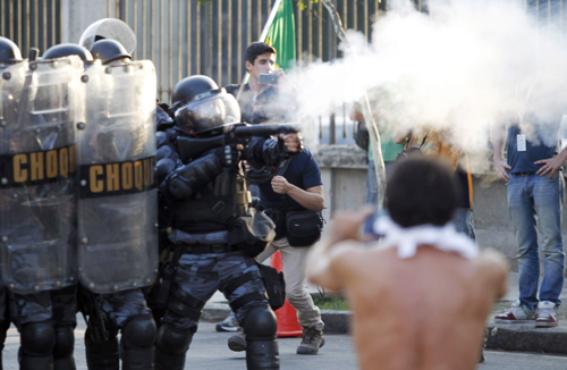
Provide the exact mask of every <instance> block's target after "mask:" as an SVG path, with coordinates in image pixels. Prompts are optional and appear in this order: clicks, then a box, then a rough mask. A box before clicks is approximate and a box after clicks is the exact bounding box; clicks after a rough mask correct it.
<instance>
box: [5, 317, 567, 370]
mask: <svg viewBox="0 0 567 370" xmlns="http://www.w3.org/2000/svg"><path fill="white" fill-rule="evenodd" d="M83 334H84V326H82V325H80V327H79V329H77V331H76V335H77V337H78V338H77V345H76V359H77V369H78V370H86V365H85V360H84V347H83V338H82V336H83ZM228 336H229V334H225V333H216V332H215V331H214V326H213V325H212V324H210V323H204V324H202V325H201V326H200V328H199V332H198V333H197V335H196V337H195V341H194V343H193V345H192V348H191V350H190V351H189V357H188V360H187V366H186V369H189V368H191V369H193V370H219V369H222V370H243V369H245V368H246V363H245V360H244V353H233V352H230V351H229V350H228V348H227V347H226V338H228ZM18 341H19V338H18V335H17V332H16V331H15V330H13V329H11V330H10V333H9V336H8V340H7V345H6V350H5V353H4V361H5V362H4V369H6V370H17V369H18V366H17V362H16V353H17V349H18ZM279 343H280V353H281V364H282V366H281V369H282V370H323V369H325V370H328V369H337V370H350V369H353V370H354V369H356V361H355V358H354V354H353V349H352V341H351V338H350V337H349V336H347V335H329V336H328V337H327V344H326V345H325V347H323V350H322V352H321V354H320V355H319V356H297V355H296V354H295V348H296V346H297V344H298V343H299V339H297V338H295V339H281V340H280V341H279ZM486 358H487V362H486V364H483V365H481V366H479V368H478V369H479V370H533V369H537V370H565V369H567V357H558V356H544V355H534V354H523V353H503V352H487V354H486Z"/></svg>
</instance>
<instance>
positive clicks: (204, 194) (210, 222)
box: [171, 168, 251, 233]
mask: <svg viewBox="0 0 567 370" xmlns="http://www.w3.org/2000/svg"><path fill="white" fill-rule="evenodd" d="M250 202H251V197H250V193H249V192H248V189H247V186H246V179H245V177H244V174H243V171H242V170H241V169H240V168H238V169H237V168H226V169H225V170H224V171H223V172H222V173H221V174H220V175H219V176H217V177H216V179H215V180H214V181H213V182H212V183H210V184H208V185H207V186H206V187H205V188H204V189H203V190H201V191H200V192H199V193H197V194H195V195H194V196H193V197H190V198H188V199H183V200H177V201H175V202H172V205H171V213H172V227H173V228H174V229H178V230H182V231H185V232H188V233H206V232H213V231H222V230H228V231H230V230H231V228H232V227H233V225H234V223H235V221H236V220H237V219H238V218H239V217H241V216H245V215H247V214H248V206H249V204H250Z"/></svg>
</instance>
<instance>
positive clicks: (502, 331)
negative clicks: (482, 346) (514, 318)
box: [486, 324, 567, 355]
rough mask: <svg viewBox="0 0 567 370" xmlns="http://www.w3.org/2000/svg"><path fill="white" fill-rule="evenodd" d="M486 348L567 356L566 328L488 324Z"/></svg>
mask: <svg viewBox="0 0 567 370" xmlns="http://www.w3.org/2000/svg"><path fill="white" fill-rule="evenodd" d="M487 331H488V334H487V337H486V348H487V349H496V350H502V351H513V352H534V353H547V354H556V355H567V327H565V326H558V327H556V328H534V327H526V326H523V327H509V326H507V327H505V326H494V325H493V324H489V326H488V328H487Z"/></svg>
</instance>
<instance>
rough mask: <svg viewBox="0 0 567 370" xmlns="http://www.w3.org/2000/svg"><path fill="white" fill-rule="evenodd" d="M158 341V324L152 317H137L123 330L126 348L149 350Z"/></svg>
mask: <svg viewBox="0 0 567 370" xmlns="http://www.w3.org/2000/svg"><path fill="white" fill-rule="evenodd" d="M155 339H156V324H155V322H154V320H153V319H152V318H151V317H150V316H147V317H146V316H143V317H136V318H134V319H131V320H130V321H128V322H127V323H126V326H124V329H122V343H123V345H124V346H125V347H126V348H147V347H151V346H153V344H154V341H155Z"/></svg>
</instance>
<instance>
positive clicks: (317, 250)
mask: <svg viewBox="0 0 567 370" xmlns="http://www.w3.org/2000/svg"><path fill="white" fill-rule="evenodd" d="M370 214H371V210H364V211H362V212H359V213H351V212H349V213H346V212H345V213H339V214H337V215H336V216H335V217H334V218H333V221H331V222H330V223H329V226H328V227H327V228H326V230H325V232H324V233H323V236H322V237H321V240H320V241H319V243H317V244H316V245H315V246H314V247H313V249H312V250H311V252H310V253H309V255H308V257H307V278H308V279H309V281H311V282H312V283H315V284H318V285H320V286H322V287H324V288H327V289H330V290H334V291H337V290H340V289H341V288H342V284H341V283H342V278H341V276H337V275H338V274H337V272H338V271H337V267H339V265H340V264H342V263H343V262H344V261H346V259H347V258H348V256H349V255H350V254H351V252H353V251H355V250H357V249H358V246H359V244H360V243H359V241H360V240H361V235H360V231H361V226H362V223H363V222H364V220H365V219H366V217H368V216H369V215H370Z"/></svg>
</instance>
